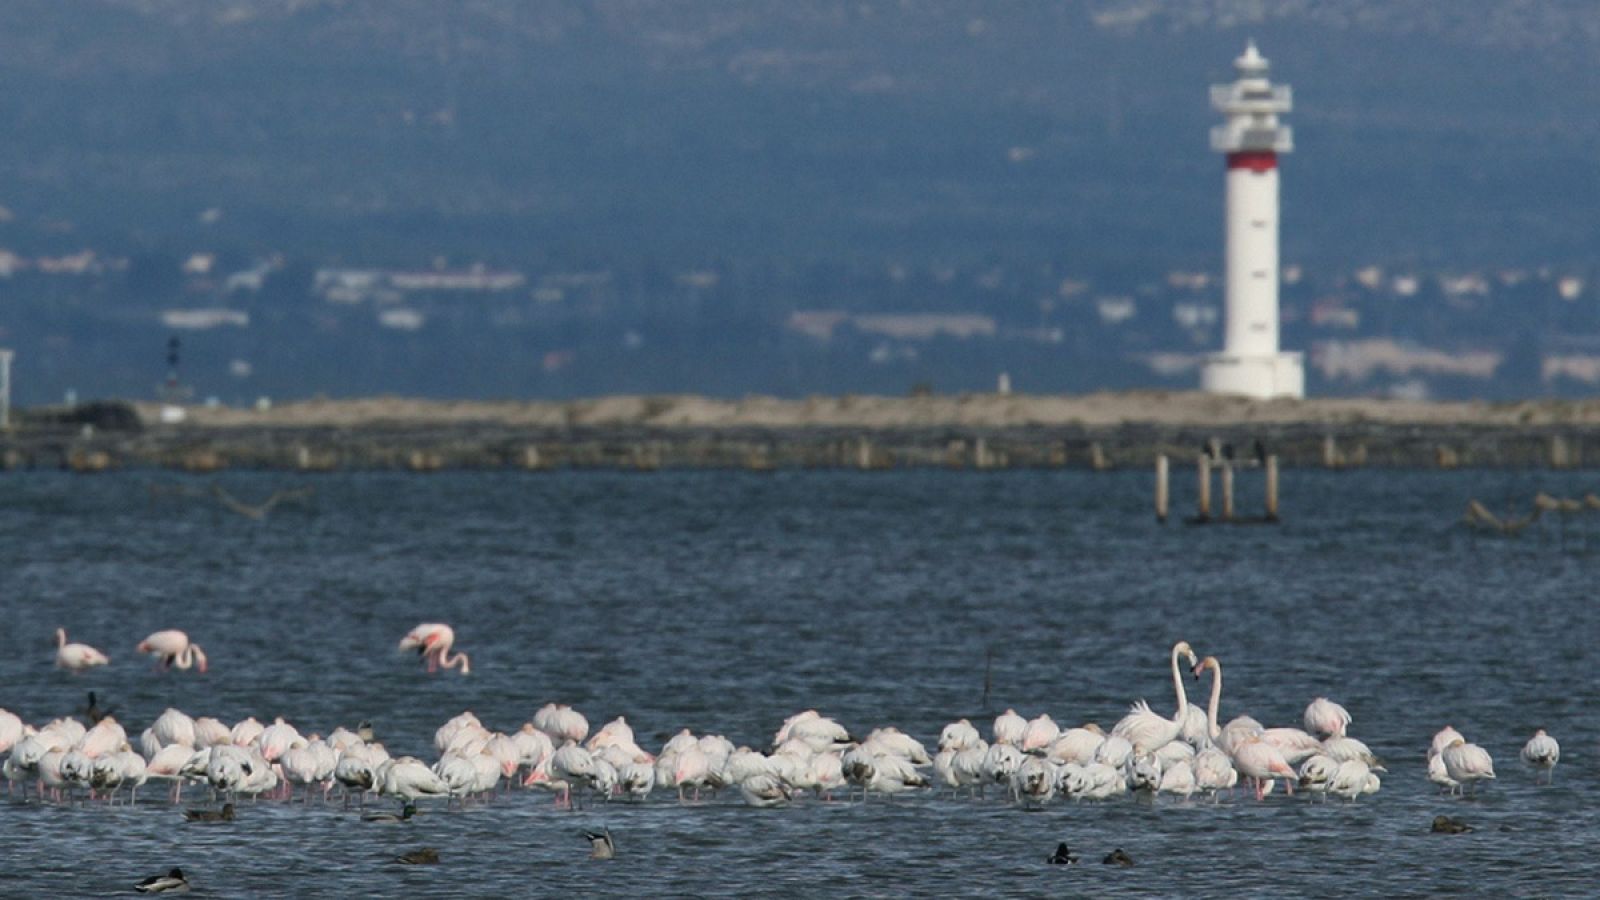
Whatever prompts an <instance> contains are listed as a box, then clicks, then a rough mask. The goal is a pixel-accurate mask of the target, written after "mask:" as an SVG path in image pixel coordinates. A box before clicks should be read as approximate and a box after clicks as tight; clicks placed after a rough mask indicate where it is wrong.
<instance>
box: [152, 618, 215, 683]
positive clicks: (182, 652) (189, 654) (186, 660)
mask: <svg viewBox="0 0 1600 900" xmlns="http://www.w3.org/2000/svg"><path fill="white" fill-rule="evenodd" d="M136 649H137V650H138V651H139V652H140V653H148V654H150V655H151V656H154V657H155V658H156V659H157V660H158V664H159V667H160V669H161V670H162V671H163V672H165V671H166V670H168V669H170V668H172V667H173V666H176V667H178V668H179V669H188V668H190V667H198V668H199V669H200V672H201V673H202V674H204V673H205V670H206V654H205V651H204V650H201V649H200V645H199V644H196V643H194V642H193V641H191V640H189V636H188V635H187V634H184V633H183V632H181V631H178V630H177V629H168V630H166V631H158V632H156V633H155V634H152V635H150V636H149V637H147V638H145V639H144V640H142V641H140V642H139V646H138V647H137V648H136Z"/></svg>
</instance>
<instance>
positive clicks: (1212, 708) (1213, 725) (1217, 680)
mask: <svg viewBox="0 0 1600 900" xmlns="http://www.w3.org/2000/svg"><path fill="white" fill-rule="evenodd" d="M1207 669H1210V670H1211V702H1209V703H1207V704H1206V733H1207V734H1208V735H1210V736H1211V739H1212V740H1213V741H1214V740H1216V739H1217V738H1219V737H1221V736H1222V728H1221V727H1219V726H1218V725H1217V707H1218V706H1219V705H1220V704H1221V703H1222V663H1220V662H1217V658H1216V657H1215V656H1208V657H1206V658H1205V659H1202V660H1200V661H1199V662H1197V663H1195V664H1194V667H1193V668H1192V669H1190V670H1189V671H1191V672H1193V673H1194V679H1195V680H1196V681H1199V680H1200V673H1201V672H1204V671H1205V670H1207Z"/></svg>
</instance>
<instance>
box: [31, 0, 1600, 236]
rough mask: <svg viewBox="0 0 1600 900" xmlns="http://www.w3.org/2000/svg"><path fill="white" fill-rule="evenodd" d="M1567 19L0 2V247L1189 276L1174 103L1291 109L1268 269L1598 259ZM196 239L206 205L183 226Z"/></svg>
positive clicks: (1194, 204)
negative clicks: (1284, 251) (1241, 64)
mask: <svg viewBox="0 0 1600 900" xmlns="http://www.w3.org/2000/svg"><path fill="white" fill-rule="evenodd" d="M1597 32H1600V7H1597V6H1596V5H1595V4H1592V3H1580V2H1542V0H1541V2H1531V0H1530V2H1520V3H1519V2H1510V3H1507V2H1490V0H1465V2H1454V3H1448V4H1442V3H1431V2H1422V3H1417V2H1408V3H1397V2H1389V0H1346V2H1340V3H1322V4H1307V3H1301V2H1291V0H1278V2H1222V0H1213V2H1207V3H1192V2H1178V0H1171V2H1158V0H1107V2H1098V3H1019V4H973V3H954V2H946V3H918V4H901V3H893V2H872V0H867V2H860V0H852V2H832V0H781V2H780V0H756V2H740V3H682V2H650V0H639V2H629V3H580V2H570V0H567V2H563V0H545V2H539V3H513V2H459V3H458V2H451V3H438V2H433V0H341V2H334V0H327V2H318V0H97V2H96V0H85V2H76V3H70V4H62V3H58V2H53V0H14V2H10V3H7V4H4V6H3V7H0V83H3V84H4V90H3V91H0V123H4V127H5V129H6V133H7V140H6V142H5V143H4V145H3V147H0V203H3V204H4V205H5V207H6V208H8V209H9V210H10V212H11V213H12V215H13V216H14V221H13V222H12V223H11V224H9V225H7V226H5V227H4V228H0V241H4V242H5V243H8V244H12V245H22V246H25V247H34V246H38V245H52V244H54V245H61V246H70V245H74V244H77V243H81V242H83V241H86V240H87V241H92V242H96V243H108V244H112V245H117V244H120V245H121V246H123V247H124V248H126V247H134V248H138V247H145V248H150V247H161V248H184V247H186V245H188V244H190V243H192V242H194V241H198V240H205V241H208V242H210V243H212V244H220V245H223V246H233V247H239V248H246V249H248V248H258V249H264V248H270V249H277V250H284V251H300V252H304V251H308V250H309V251H314V252H316V253H320V254H323V255H325V256H327V257H340V258H345V259H359V260H366V261H378V262H383V261H388V262H393V261H399V260H406V259H410V258H412V257H413V256H414V255H415V254H417V253H430V254H432V253H446V254H456V255H462V254H471V255H473V256H477V257H486V258H491V259H497V260H502V261H504V260H512V261H516V262H522V263H526V262H538V261H540V260H548V259H559V260H562V261H564V262H569V261H573V260H610V259H613V258H616V257H619V256H623V255H634V254H650V255H655V256H659V257H661V258H663V259H666V260H673V261H678V260H685V259H688V260H700V261H706V260H715V259H717V258H723V257H730V256H757V257H764V258H774V259H798V260H807V259H817V258H837V257H840V256H860V255H864V254H865V255H892V256H899V257H905V258H913V259H916V258H936V257H947V256H951V255H960V256H963V257H966V258H979V259H981V258H983V257H985V256H1000V257H1024V258H1055V257H1059V256H1061V255H1069V256H1078V255H1095V256H1100V257H1106V258H1117V259H1125V260H1127V261H1129V263H1130V264H1134V265H1139V264H1141V263H1143V262H1144V261H1146V260H1149V259H1159V260H1161V261H1162V263H1163V264H1165V263H1166V262H1168V261H1170V260H1172V259H1173V258H1175V257H1178V258H1182V257H1187V258H1192V259H1200V258H1209V254H1212V253H1214V251H1215V248H1216V244H1217V216H1218V210H1219V205H1220V192H1219V189H1218V185H1217V181H1218V179H1217V178H1216V172H1217V165H1218V164H1217V161H1216V159H1215V158H1214V157H1213V156H1212V155H1211V154H1210V153H1209V152H1208V151H1207V148H1206V129H1207V127H1208V126H1209V124H1210V123H1211V120H1212V118H1213V116H1212V113H1211V112H1210V111H1209V110H1208V109H1207V107H1206V95H1205V87H1206V84H1207V82H1209V81H1213V80H1218V79H1221V78H1223V77H1225V76H1227V74H1228V72H1229V66H1228V63H1229V60H1230V59H1231V58H1232V57H1233V56H1234V55H1235V54H1236V53H1237V52H1238V50H1239V48H1240V46H1241V45H1242V43H1243V40H1244V37H1245V36H1246V35H1247V34H1248V35H1253V36H1254V37H1256V38H1257V39H1258V40H1259V41H1260V42H1261V44H1262V46H1263V48H1264V50H1265V52H1266V53H1267V54H1268V55H1269V56H1270V57H1272V58H1273V59H1274V60H1275V61H1276V63H1277V64H1278V69H1277V73H1278V74H1279V75H1280V76H1281V77H1282V78H1284V79H1286V80H1287V81H1289V82H1291V83H1292V84H1293V85H1294V86H1295V88H1296V91H1297V99H1298V106H1297V111H1296V113H1295V114H1294V116H1293V122H1294V124H1295V126H1296V128H1297V131H1298V137H1299V145H1300V146H1299V150H1298V152H1297V153H1296V154H1295V156H1294V157H1293V159H1292V160H1290V161H1289V162H1288V163H1287V164H1286V165H1285V177H1286V192H1285V224H1286V245H1287V248H1288V250H1289V251H1290V252H1291V253H1292V254H1294V255H1298V256H1300V257H1302V258H1315V257H1320V256H1328V257H1333V258H1337V259H1341V260H1344V259H1348V258H1375V259H1379V260H1382V259H1386V258H1392V257H1394V256H1397V255H1399V256H1406V257H1412V256H1415V257H1422V258H1427V259H1457V258H1460V259H1478V258H1482V257H1485V256H1492V257H1497V258H1503V259H1509V260H1521V261H1524V262H1529V261H1537V262H1543V261H1546V260H1548V259H1551V258H1556V259H1564V258H1568V257H1571V256H1574V255H1587V254H1588V253H1590V252H1591V251H1592V248H1593V247H1594V246H1595V245H1596V244H1597V243H1600V240H1597V239H1600V224H1597V221H1596V219H1595V217H1594V216H1593V215H1592V210H1593V209H1594V208H1596V205H1597V202H1600V168H1597V166H1600V163H1597V159H1600V152H1597V148H1600V117H1596V116H1595V115H1594V109H1593V98H1594V97H1595V96H1600V69H1597V68H1596V67H1595V66H1594V65H1593V59H1594V58H1595V52H1596V49H1597V48H1600V35H1597ZM206 210H216V212H215V213H213V214H212V215H210V216H207V217H205V218H206V219H207V221H202V220H201V218H200V216H201V214H202V213H203V212H204V211H206Z"/></svg>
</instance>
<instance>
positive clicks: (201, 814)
mask: <svg viewBox="0 0 1600 900" xmlns="http://www.w3.org/2000/svg"><path fill="white" fill-rule="evenodd" d="M183 818H184V819H185V820H187V821H190V822H232V821H233V804H232V803H224V804H222V809H220V810H216V809H186V810H184V811H183Z"/></svg>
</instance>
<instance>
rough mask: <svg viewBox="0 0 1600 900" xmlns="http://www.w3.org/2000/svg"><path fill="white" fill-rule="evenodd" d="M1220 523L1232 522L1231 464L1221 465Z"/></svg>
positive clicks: (1224, 462) (1226, 462) (1224, 463)
mask: <svg viewBox="0 0 1600 900" xmlns="http://www.w3.org/2000/svg"><path fill="white" fill-rule="evenodd" d="M1222 521H1224V522H1232V521H1233V463H1232V462H1228V461H1226V460H1224V461H1223V463H1222Z"/></svg>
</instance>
